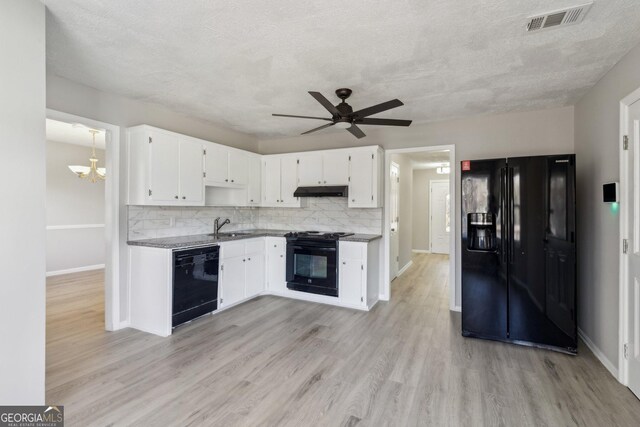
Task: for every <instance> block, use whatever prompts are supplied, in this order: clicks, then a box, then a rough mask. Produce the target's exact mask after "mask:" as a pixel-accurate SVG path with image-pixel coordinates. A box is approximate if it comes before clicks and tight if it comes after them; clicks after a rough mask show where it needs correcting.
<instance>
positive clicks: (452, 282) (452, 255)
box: [379, 144, 460, 311]
mask: <svg viewBox="0 0 640 427" xmlns="http://www.w3.org/2000/svg"><path fill="white" fill-rule="evenodd" d="M443 150H448V151H449V166H450V167H451V172H452V173H450V174H449V188H450V190H449V191H450V193H449V194H450V195H451V196H450V197H451V206H450V209H451V215H452V218H457V215H456V212H457V211H456V207H457V205H458V204H457V200H456V189H455V186H456V181H457V177H458V176H459V174H460V172H459V169H458V166H457V165H456V146H455V144H449V145H431V146H428V145H427V146H419V147H413V148H397V149H393V150H385V152H384V159H385V161H384V171H385V172H384V207H383V224H384V226H383V227H382V246H383V263H382V269H383V272H382V278H383V279H382V280H383V281H382V286H381V287H380V294H379V299H380V300H382V301H389V298H390V295H391V280H389V272H390V266H389V258H390V252H391V251H390V249H391V248H390V243H391V239H390V236H389V234H390V232H389V220H390V211H389V199H390V192H391V183H390V178H389V176H390V173H388V172H389V171H390V168H391V156H393V155H394V154H410V153H420V152H425V151H427V152H428V151H443ZM456 231H457V219H454V220H453V221H451V235H450V237H449V239H450V240H449V242H450V246H449V310H451V311H460V306H459V305H456V289H457V288H458V287H459V281H460V277H459V275H457V274H456V260H457V259H458V249H459V248H458V245H456V236H457V234H456Z"/></svg>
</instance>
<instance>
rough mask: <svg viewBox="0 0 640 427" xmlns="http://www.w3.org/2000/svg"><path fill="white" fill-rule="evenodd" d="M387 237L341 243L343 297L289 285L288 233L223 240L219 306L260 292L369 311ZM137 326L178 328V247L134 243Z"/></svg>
mask: <svg viewBox="0 0 640 427" xmlns="http://www.w3.org/2000/svg"><path fill="white" fill-rule="evenodd" d="M380 242H381V239H377V240H373V241H370V242H339V247H338V251H339V255H338V257H339V260H338V262H339V264H338V270H339V271H338V272H339V276H338V298H334V297H329V296H325V295H316V294H309V293H305V292H298V291H293V290H290V289H288V288H287V278H286V275H287V255H286V253H287V242H286V239H285V238H284V237H255V238H249V239H243V240H234V241H230V242H222V243H220V244H219V246H220V272H219V273H220V274H219V280H218V309H219V310H220V309H225V308H228V307H231V306H233V305H235V304H238V303H240V302H242V301H246V300H248V299H250V298H253V297H255V296H257V295H260V294H263V293H267V294H274V295H278V296H280V297H287V298H294V299H300V300H305V301H314V302H319V303H323V304H331V305H337V306H342V307H348V308H354V309H358V310H369V309H371V307H373V305H374V304H375V303H376V301H377V300H378V294H379V285H380V283H379V281H380V277H382V276H381V275H380V271H379V270H380V259H381V253H380V250H381V244H380ZM129 266H130V267H129V288H130V295H131V327H132V328H135V329H139V330H142V331H145V332H150V333H152V334H156V335H160V336H169V335H171V333H172V327H171V314H172V298H173V297H172V290H173V251H172V250H171V249H160V248H152V247H145V246H129Z"/></svg>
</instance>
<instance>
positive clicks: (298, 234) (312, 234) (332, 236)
mask: <svg viewBox="0 0 640 427" xmlns="http://www.w3.org/2000/svg"><path fill="white" fill-rule="evenodd" d="M353 234H354V233H346V232H344V231H342V232H336V233H323V232H320V231H292V232H290V233H287V234H285V235H284V237H288V238H313V239H323V240H338V239H339V238H340V237H346V236H352V235H353Z"/></svg>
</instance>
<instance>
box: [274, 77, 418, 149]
mask: <svg viewBox="0 0 640 427" xmlns="http://www.w3.org/2000/svg"><path fill="white" fill-rule="evenodd" d="M351 92H352V91H351V89H347V88H341V89H338V90H336V95H338V98H340V99H341V100H342V102H341V103H339V104H338V105H333V104H332V103H331V101H329V100H328V99H327V98H325V97H324V96H323V95H322V94H321V93H320V92H309V95H311V96H313V97H314V98H315V99H316V101H318V102H319V103H320V104H322V106H323V107H324V108H326V109H327V111H328V112H330V113H331V118H330V119H328V118H325V117H311V116H293V115H290V114H273V115H274V116H277V117H294V118H298V119H316V120H325V121H328V122H331V123H327V124H326V125H322V126H320V127H317V128H314V129H311V130H308V131H306V132H303V133H302V135H306V134H308V133H312V132H315V131H318V130H321V129H325V128H328V127H330V126H335V127H337V128H340V129H346V130H348V131H349V132H351V134H352V135H353V136H355V137H356V138H358V139H360V138H364V137H365V136H366V135H365V133H364V132H362V130H361V129H360V128H359V127H358V126H357V125H378V126H409V125H410V124H411V120H397V119H377V118H369V116H372V115H374V114H378V113H381V112H383V111H387V110H391V109H392V108H396V107H400V106H401V105H404V104H403V103H402V102H401V101H400V100H398V99H393V100H391V101H387V102H383V103H382V104H377V105H374V106H373V107H369V108H363V109H362V110H358V111H353V108H351V105H349V104H347V102H346V99H347V98H349V96H351Z"/></svg>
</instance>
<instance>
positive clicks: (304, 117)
mask: <svg viewBox="0 0 640 427" xmlns="http://www.w3.org/2000/svg"><path fill="white" fill-rule="evenodd" d="M272 116H276V117H293V118H295V119H316V120H326V121H328V122H330V121H331V119H327V118H326V117H311V116H293V115H291V114H272Z"/></svg>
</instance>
